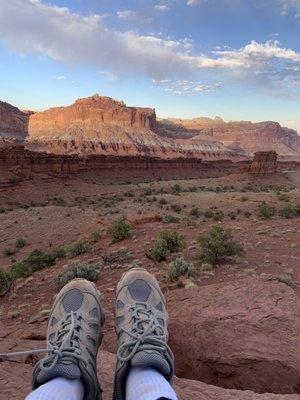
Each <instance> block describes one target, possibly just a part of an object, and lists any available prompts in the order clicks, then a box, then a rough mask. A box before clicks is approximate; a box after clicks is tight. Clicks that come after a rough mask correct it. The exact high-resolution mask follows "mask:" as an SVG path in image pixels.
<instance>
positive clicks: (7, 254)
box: [3, 247, 16, 256]
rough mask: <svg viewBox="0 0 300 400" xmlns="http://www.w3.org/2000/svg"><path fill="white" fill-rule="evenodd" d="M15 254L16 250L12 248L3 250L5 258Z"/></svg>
mask: <svg viewBox="0 0 300 400" xmlns="http://www.w3.org/2000/svg"><path fill="white" fill-rule="evenodd" d="M15 252H16V250H15V249H13V248H12V247H6V248H5V249H4V250H3V254H4V255H5V256H12V255H13V254H15Z"/></svg>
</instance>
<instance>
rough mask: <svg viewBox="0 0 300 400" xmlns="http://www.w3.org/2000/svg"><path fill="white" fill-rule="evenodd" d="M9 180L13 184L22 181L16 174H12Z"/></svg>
mask: <svg viewBox="0 0 300 400" xmlns="http://www.w3.org/2000/svg"><path fill="white" fill-rule="evenodd" d="M9 182H10V183H12V184H13V185H16V184H17V183H20V182H22V178H21V177H19V176H16V175H12V176H11V177H10V179H9Z"/></svg>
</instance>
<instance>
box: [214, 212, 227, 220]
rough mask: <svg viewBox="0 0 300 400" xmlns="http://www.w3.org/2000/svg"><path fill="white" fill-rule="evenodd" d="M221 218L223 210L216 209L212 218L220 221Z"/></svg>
mask: <svg viewBox="0 0 300 400" xmlns="http://www.w3.org/2000/svg"><path fill="white" fill-rule="evenodd" d="M223 218H224V213H223V211H220V210H216V211H215V212H214V215H213V220H214V221H222V219H223Z"/></svg>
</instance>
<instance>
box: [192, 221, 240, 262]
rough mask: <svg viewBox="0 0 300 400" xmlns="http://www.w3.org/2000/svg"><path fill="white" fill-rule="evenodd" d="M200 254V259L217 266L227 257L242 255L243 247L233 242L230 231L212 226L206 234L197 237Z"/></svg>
mask: <svg viewBox="0 0 300 400" xmlns="http://www.w3.org/2000/svg"><path fill="white" fill-rule="evenodd" d="M198 242H199V243H200V245H201V248H202V252H201V254H200V259H201V260H202V261H203V262H205V263H209V264H213V265H215V264H218V263H220V262H222V261H225V260H226V259H227V258H228V257H232V256H235V255H238V256H242V255H243V254H244V252H245V251H244V248H243V246H242V245H241V244H240V243H238V242H237V241H235V240H233V238H232V233H231V230H230V229H226V228H222V227H220V226H216V225H215V226H213V227H212V228H211V230H210V232H209V233H208V234H202V235H199V237H198Z"/></svg>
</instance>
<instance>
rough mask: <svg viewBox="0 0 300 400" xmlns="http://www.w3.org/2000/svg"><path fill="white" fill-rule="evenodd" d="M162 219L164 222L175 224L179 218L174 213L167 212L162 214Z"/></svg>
mask: <svg viewBox="0 0 300 400" xmlns="http://www.w3.org/2000/svg"><path fill="white" fill-rule="evenodd" d="M162 221H163V222H164V223H165V224H177V223H178V222H179V218H178V217H175V216H174V215H170V214H167V215H164V216H163V218H162Z"/></svg>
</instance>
